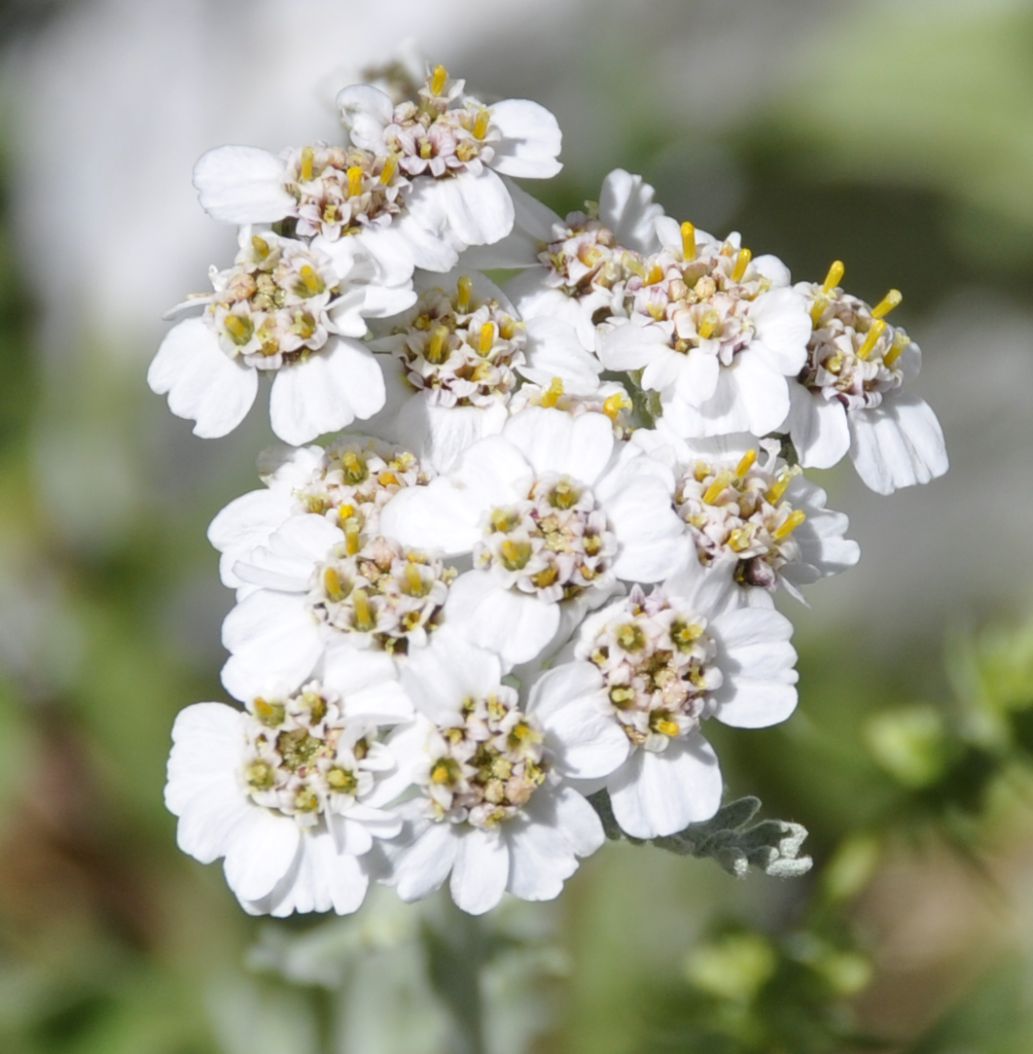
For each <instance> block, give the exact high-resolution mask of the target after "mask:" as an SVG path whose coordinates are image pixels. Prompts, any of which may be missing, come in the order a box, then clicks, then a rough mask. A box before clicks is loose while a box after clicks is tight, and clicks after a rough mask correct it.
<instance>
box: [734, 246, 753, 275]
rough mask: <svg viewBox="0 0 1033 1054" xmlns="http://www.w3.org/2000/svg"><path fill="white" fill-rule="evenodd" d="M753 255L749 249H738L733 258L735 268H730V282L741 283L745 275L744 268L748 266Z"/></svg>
mask: <svg viewBox="0 0 1033 1054" xmlns="http://www.w3.org/2000/svg"><path fill="white" fill-rule="evenodd" d="M752 259H753V253H751V252H750V250H749V249H740V250H739V252H738V253H737V254H736V257H735V266H734V267H733V268H732V281H733V282H741V281H742V280H743V278H744V277H745V275H746V268H747V267H749V266H750V260H752Z"/></svg>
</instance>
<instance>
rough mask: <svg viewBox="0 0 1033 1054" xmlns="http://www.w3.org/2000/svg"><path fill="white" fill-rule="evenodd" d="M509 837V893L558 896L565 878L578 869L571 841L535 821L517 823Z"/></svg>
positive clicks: (539, 897) (547, 897)
mask: <svg viewBox="0 0 1033 1054" xmlns="http://www.w3.org/2000/svg"><path fill="white" fill-rule="evenodd" d="M532 800H533V799H532ZM510 839H511V843H510V844H511V847H512V848H511V851H510V862H509V886H508V889H509V891H510V893H512V894H513V895H514V896H517V897H520V898H521V899H522V900H552V899H553V898H554V897H558V896H559V894H560V891H561V890H562V889H563V883H564V881H565V880H566V879H568V878H569V877H570V876H571V875H572V874H573V873H574V872H575V871H576V870H577V857H576V856H575V855H574V853H573V849H572V846H571V843H570V841H568V840H567V839H566V838H564V836H563V834H562V833H561V832H560V831H558V830H556V829H555V828H553V827H550V826H548V825H546V824H545V823H535V822H527V823H526V824H523V825H521V826H519V827H516V828H515V829H514V830H513V833H512V834H511V835H510Z"/></svg>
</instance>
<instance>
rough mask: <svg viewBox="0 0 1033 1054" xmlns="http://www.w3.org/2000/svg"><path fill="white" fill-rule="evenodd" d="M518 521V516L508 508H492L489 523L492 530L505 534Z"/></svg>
mask: <svg viewBox="0 0 1033 1054" xmlns="http://www.w3.org/2000/svg"><path fill="white" fill-rule="evenodd" d="M519 522H520V516H519V515H518V514H517V513H514V512H511V511H510V510H509V509H494V510H493V511H492V514H491V518H490V520H489V523H490V524H491V529H492V530H493V531H500V532H501V533H502V534H507V533H508V532H509V531H511V530H513V528H514V527H515V526H516V525H517V524H518V523H519Z"/></svg>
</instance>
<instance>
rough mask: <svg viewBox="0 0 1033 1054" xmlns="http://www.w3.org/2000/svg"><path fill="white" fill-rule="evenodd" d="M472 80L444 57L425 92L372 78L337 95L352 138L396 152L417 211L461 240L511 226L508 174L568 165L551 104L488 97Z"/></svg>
mask: <svg viewBox="0 0 1033 1054" xmlns="http://www.w3.org/2000/svg"><path fill="white" fill-rule="evenodd" d="M463 89H464V82H463V81H461V80H457V81H453V80H450V79H449V76H448V72H447V70H445V68H444V67H443V66H437V67H435V68H434V70H433V71H432V72H431V73H430V74H429V76H428V77H427V80H426V83H425V84H424V85H423V86H422V87H421V88H420V89H419V92H418V94H417V97H416V98H414V99H411V100H408V101H406V102H403V103H400V104H398V105H396V104H395V103H393V102H392V100H391V98H390V96H388V95H387V94H385V93H384V92H382V91H380V89H378V88H375V87H373V86H372V85H369V84H357V85H353V86H352V87H349V88H345V89H344V90H343V91H342V92H341V93H340V94H339V95H338V97H337V103H338V106H339V108H340V110H341V116H342V119H343V121H344V124H345V126H346V127H347V129H348V131H349V134H350V137H351V141H352V143H353V144H354V145H355V146H358V147H360V148H362V149H364V150H369V151H371V152H372V153H374V154H377V155H379V156H388V155H393V156H395V157H397V159H398V165H399V168H400V169H401V171H402V173H403V174H404V175H405V176H406V177H407V178H408V179H409V180H411V182H412V187H411V190H410V191H409V193H408V207H409V211H410V213H411V214H412V215H413V216H414V217H416V218H417V219H418V220H419V222H420V223H421V224H423V225H424V226H426V227H428V228H430V229H432V230H436V231H439V232H440V234H441V235H442V238H443V240H445V241H446V242H448V243H449V244H450V245H452V246H453V247H455V248H457V249H464V248H466V247H467V246H470V245H485V244H490V243H492V242H497V241H498V240H499V239H500V238H503V237H504V236H505V235H507V234H508V233H509V231H510V229H511V228H512V226H513V215H514V213H513V200H512V197H511V192H510V188H509V186H508V185H507V183H506V182H505V181H504V180H503V179H502V176H517V177H521V178H527V179H547V178H549V177H550V176H554V175H556V173H557V172H559V170H560V168H561V167H562V166H561V165H560V163H559V161H558V160H557V158H558V155H559V152H560V143H561V139H562V136H561V133H560V129H559V126H558V125H557V123H556V118H555V117H553V115H552V114H551V113H549V111H548V110H546V109H545V108H544V107H542V106H540V105H538V103H534V102H528V101H527V100H525V99H504V100H503V101H501V102H497V103H491V104H488V103H483V102H481V101H480V100H479V99H477V98H475V97H474V96H472V95H467V94H466V93H465V92H464V90H463Z"/></svg>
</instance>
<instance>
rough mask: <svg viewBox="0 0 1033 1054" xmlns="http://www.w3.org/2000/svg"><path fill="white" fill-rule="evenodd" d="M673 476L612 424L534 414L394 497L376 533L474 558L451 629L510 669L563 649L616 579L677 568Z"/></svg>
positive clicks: (595, 417)
mask: <svg viewBox="0 0 1033 1054" xmlns="http://www.w3.org/2000/svg"><path fill="white" fill-rule="evenodd" d="M673 488H674V479H673V475H672V473H671V470H670V468H669V467H667V466H665V465H663V464H662V463H661V462H659V461H657V460H654V459H653V458H650V457H648V456H646V455H644V454H643V453H642V452H641V451H639V450H636V449H634V448H632V447H629V446H628V445H626V444H623V445H620V446H618V445H617V444H616V441H615V439H614V436H613V430H612V426H611V422H610V419H609V418H608V417H606V416H605V415H603V414H596V413H585V414H582V415H581V416H578V417H573V416H571V415H569V414H566V413H562V412H561V411H558V410H550V409H540V408H530V409H527V410H524V411H522V412H521V413H519V414H517V415H515V416H514V417H511V418H510V419H509V421H508V422H507V423H506V425H505V427H504V428H503V430H502V434H501V435H499V436H489V437H488V438H487V439H483V440H481V441H480V442H478V443H476V444H475V445H474V446H472V447H470V448H469V449H468V450H466V451H465V452H464V453H463V455H462V456H461V457H460V459H459V461H458V463H457V465H456V467H455V469H453V470H452V472H451V473H449V474H448V475H445V476H440V477H438V479H436V480H434V481H433V482H432V483H430V484H429V485H428V486H426V487H419V488H411V489H410V490H409V491H403V492H400V493H399V494H397V495H395V497H394V498H392V499H391V501H389V502H388V503H387V505H385V506H384V508H383V510H382V512H381V524H382V526H383V529H384V530H385V531H387V532H388V533H390V534H391V535H392V536H394V537H397V538H399V539H400V540H402V541H403V542H405V543H406V544H409V545H413V546H419V547H423V548H437V549H441V550H443V551H444V552H446V553H448V554H450V555H457V554H466V553H472V554H473V558H474V564H475V567H476V570H474V571H471V572H468V573H467V574H465V575H463V576H462V577H461V578H460V579H459V580H458V581H457V582H456V584H455V585H454V586H453V597H454V602H455V605H456V612H455V614H454V615H453V619H454V624H457V625H461V626H462V627H463V631H464V633H466V634H467V635H468V636H469V638H470V639H471V640H472V641H474V643H477V644H479V645H480V646H482V647H485V648H487V649H489V650H490V651H493V652H495V653H496V654H499V655H502V656H503V657H504V658H506V659H507V660H508V661H510V662H513V663H521V662H526V661H528V660H530V659H533V658H535V657H536V656H538V655H539V654H540V653H541V652H542V651H543V649H545V648H547V647H548V646H549V645H550V644H551V643H552V642H554V641H555V642H556V643H560V642H562V639H563V637H564V636H565V634H568V633H569V632H570V631H571V630H572V629H573V628H574V626H575V625H576V623H577V621H579V620H580V618H581V617H582V616H583V614H584V612H585V611H586V610H588V609H589V608H592V607H595V606H598V604H600V603H602V602H604V601H605V600H606V598H607V597H608V595H610V593H612V592H613V591H614V590H615V589H616V588H618V585H617V583H618V580H620V579H623V580H626V581H646V582H656V581H659V580H660V579H661V578H663V577H665V576H666V575H667V574H669V573H670V572H671V570H672V569H673V568H675V567H677V566H678V565H679V563H681V562H684V561H685V559H686V557H687V553H686V548H685V544H684V535H683V526H682V523H681V521H680V520H679V519H678V517H677V516H676V515H675V513H674V510H673V508H672V493H673Z"/></svg>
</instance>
